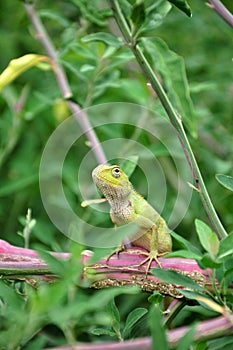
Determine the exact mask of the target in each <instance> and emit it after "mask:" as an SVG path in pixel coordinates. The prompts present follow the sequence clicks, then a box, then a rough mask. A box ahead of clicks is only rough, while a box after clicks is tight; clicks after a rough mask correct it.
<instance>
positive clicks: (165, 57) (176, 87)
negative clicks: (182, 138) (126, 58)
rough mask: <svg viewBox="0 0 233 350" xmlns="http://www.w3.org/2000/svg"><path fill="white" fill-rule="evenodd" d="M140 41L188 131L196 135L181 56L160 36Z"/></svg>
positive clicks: (191, 104)
mask: <svg viewBox="0 0 233 350" xmlns="http://www.w3.org/2000/svg"><path fill="white" fill-rule="evenodd" d="M142 42H143V43H144V47H145V49H146V50H147V52H148V53H149V54H150V59H151V60H152V62H153V65H154V67H155V69H156V70H157V71H158V72H159V73H160V74H161V75H162V78H163V84H164V86H165V88H166V89H167V91H168V94H169V98H170V99H171V102H172V104H174V107H175V108H176V109H177V111H178V113H179V115H180V116H181V117H182V118H183V120H184V123H185V124H186V126H187V127H188V129H189V131H190V132H191V133H192V135H193V136H194V137H196V120H195V119H194V108H193V103H192V100H191V97H190V91H189V85H188V80H187V76H186V71H185V64H184V60H183V58H182V57H180V56H178V55H177V54H176V53H175V52H173V51H171V50H170V49H169V48H168V46H167V44H166V43H165V42H164V41H163V40H162V39H160V38H153V39H150V40H148V39H147V38H144V39H142Z"/></svg>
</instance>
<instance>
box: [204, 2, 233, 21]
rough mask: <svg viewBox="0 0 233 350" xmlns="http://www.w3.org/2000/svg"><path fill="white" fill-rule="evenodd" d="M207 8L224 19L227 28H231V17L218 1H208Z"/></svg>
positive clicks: (232, 17)
mask: <svg viewBox="0 0 233 350" xmlns="http://www.w3.org/2000/svg"><path fill="white" fill-rule="evenodd" d="M208 3H209V7H211V8H212V9H213V10H214V11H215V12H217V14H218V15H219V16H220V17H222V19H224V21H225V22H226V23H228V24H229V26H231V27H233V15H232V14H231V13H230V11H228V9H227V8H226V7H225V6H224V5H223V4H222V3H221V1H219V0H208Z"/></svg>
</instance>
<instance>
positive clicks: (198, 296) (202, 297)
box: [179, 290, 225, 315]
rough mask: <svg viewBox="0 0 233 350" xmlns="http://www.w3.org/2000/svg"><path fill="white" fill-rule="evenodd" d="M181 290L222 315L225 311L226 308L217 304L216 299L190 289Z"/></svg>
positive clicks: (186, 295) (189, 297)
mask: <svg viewBox="0 0 233 350" xmlns="http://www.w3.org/2000/svg"><path fill="white" fill-rule="evenodd" d="M179 292H180V293H181V294H183V295H184V296H185V297H186V298H188V299H192V300H197V301H198V302H199V303H200V305H202V306H205V307H207V308H208V309H211V310H213V311H215V312H218V313H220V314H222V315H223V314H224V313H225V308H224V307H223V306H221V305H219V304H217V303H216V302H215V301H214V300H212V299H210V298H208V297H206V296H205V295H203V294H200V293H196V292H193V291H190V290H179Z"/></svg>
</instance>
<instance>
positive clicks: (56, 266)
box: [37, 250, 66, 276]
mask: <svg viewBox="0 0 233 350" xmlns="http://www.w3.org/2000/svg"><path fill="white" fill-rule="evenodd" d="M37 251H38V254H39V255H40V256H41V258H42V259H43V260H44V261H45V262H46V263H47V264H48V265H49V269H50V270H51V271H52V272H53V273H55V274H56V275H59V276H60V275H63V274H64V272H65V263H66V262H65V261H61V260H59V259H57V258H55V257H54V256H53V255H51V254H50V253H48V252H46V251H44V250H37Z"/></svg>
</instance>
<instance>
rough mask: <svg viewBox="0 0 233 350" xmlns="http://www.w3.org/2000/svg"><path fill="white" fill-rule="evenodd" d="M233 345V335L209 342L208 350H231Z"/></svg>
mask: <svg viewBox="0 0 233 350" xmlns="http://www.w3.org/2000/svg"><path fill="white" fill-rule="evenodd" d="M232 344H233V335H229V336H228V337H220V338H217V339H213V340H210V341H208V348H209V349H211V350H222V349H224V350H231V349H232Z"/></svg>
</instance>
